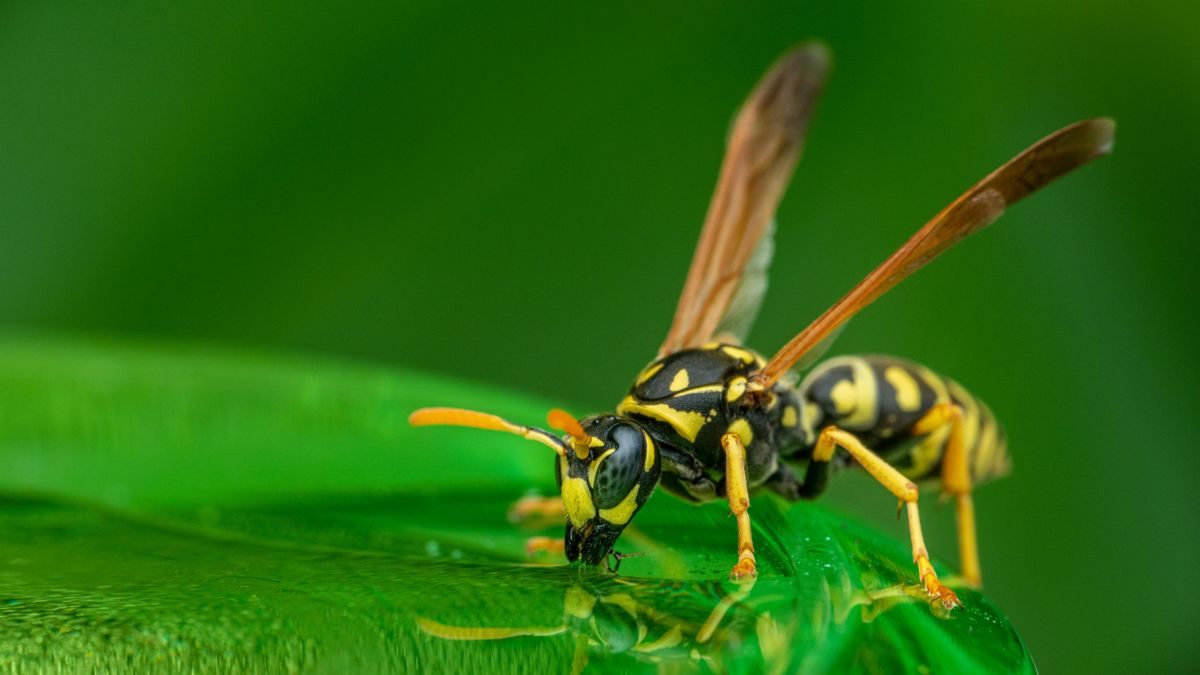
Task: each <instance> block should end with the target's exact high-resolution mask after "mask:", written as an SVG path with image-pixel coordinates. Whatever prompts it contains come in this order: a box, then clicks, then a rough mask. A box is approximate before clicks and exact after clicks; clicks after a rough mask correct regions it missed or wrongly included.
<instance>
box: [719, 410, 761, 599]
mask: <svg viewBox="0 0 1200 675" xmlns="http://www.w3.org/2000/svg"><path fill="white" fill-rule="evenodd" d="M721 447H723V448H725V494H726V496H728V497H729V509H730V510H731V511H733V515H734V516H735V517H736V518H737V529H738V560H737V563H736V564H735V565H734V566H733V571H731V572H730V573H729V578H730V579H733V580H734V581H742V580H749V579H753V578H754V577H755V576H757V575H758V567H757V565H756V563H755V561H754V541H753V539H752V538H751V536H750V513H749V511H750V489H749V487H747V485H746V448H745V447H744V446H743V445H742V439H741V437H739V436H738V435H737V434H733V433H727V434H725V435H724V436H721Z"/></svg>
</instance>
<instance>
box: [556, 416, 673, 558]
mask: <svg viewBox="0 0 1200 675" xmlns="http://www.w3.org/2000/svg"><path fill="white" fill-rule="evenodd" d="M583 427H584V430H585V431H586V433H587V436H588V439H589V443H588V447H587V448H586V452H568V453H565V454H564V455H562V456H560V457H559V459H558V463H559V481H560V487H561V490H562V498H563V508H564V510H565V511H566V515H567V534H566V551H567V557H568V558H569V559H570V560H577V559H580V558H582V559H583V560H584V561H585V562H588V563H591V564H596V563H599V562H600V561H601V560H602V559H603V558H604V556H605V555H607V554H608V552H609V551H611V550H612V544H613V542H615V541H616V539H617V537H618V536H619V535H620V533H621V530H622V529H624V527H625V526H626V525H628V524H629V521H630V520H631V519H632V518H633V515H634V514H635V513H636V512H637V510H638V509H639V508H641V506H642V504H644V503H645V502H646V499H648V498H649V497H650V493H651V492H652V491H653V490H654V487H655V485H657V484H658V478H659V473H660V466H659V458H658V452H657V448H656V447H655V445H654V440H653V439H652V438H651V437H650V434H648V433H647V432H646V430H645V429H643V428H642V427H641V426H640V425H638V424H637V423H636V422H634V421H633V420H631V419H627V418H621V417H617V416H615V415H603V416H599V417H593V418H589V419H587V420H584V422H583Z"/></svg>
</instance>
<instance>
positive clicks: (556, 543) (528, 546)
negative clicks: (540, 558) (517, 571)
mask: <svg viewBox="0 0 1200 675" xmlns="http://www.w3.org/2000/svg"><path fill="white" fill-rule="evenodd" d="M565 548H566V546H565V544H564V542H563V540H562V539H561V538H555V537H530V538H528V539H526V540H525V555H527V556H530V557H533V556H534V555H535V554H537V553H550V554H555V553H557V554H558V555H562V554H563V550H564V549H565Z"/></svg>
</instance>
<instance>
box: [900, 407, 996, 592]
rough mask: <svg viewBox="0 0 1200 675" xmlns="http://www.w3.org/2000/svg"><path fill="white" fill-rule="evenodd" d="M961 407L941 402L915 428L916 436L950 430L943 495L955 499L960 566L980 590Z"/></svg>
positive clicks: (914, 433)
mask: <svg viewBox="0 0 1200 675" xmlns="http://www.w3.org/2000/svg"><path fill="white" fill-rule="evenodd" d="M962 424H963V423H962V408H960V407H958V406H957V405H955V404H953V403H939V404H937V405H935V406H933V407H932V408H930V409H929V412H927V413H925V416H924V417H922V418H921V419H919V420H917V423H916V424H914V425H913V427H912V434H913V435H914V436H924V435H926V434H931V433H933V432H935V431H937V430H939V429H942V428H944V427H947V426H948V427H949V428H950V434H949V436H948V437H947V438H946V454H945V455H944V457H943V460H942V492H943V493H945V494H949V495H953V496H954V515H955V520H956V521H957V524H958V564H959V567H960V568H961V569H962V575H963V578H964V579H966V581H967V583H968V584H970V585H972V586H975V587H976V588H978V587H979V586H981V585H982V584H983V574H982V572H981V571H980V568H979V545H978V539H977V537H976V531H975V504H974V502H973V501H972V500H971V490H972V488H973V487H974V486H973V485H972V483H971V472H970V471H969V470H968V468H967V447H966V444H965V443H964V442H963V426H962Z"/></svg>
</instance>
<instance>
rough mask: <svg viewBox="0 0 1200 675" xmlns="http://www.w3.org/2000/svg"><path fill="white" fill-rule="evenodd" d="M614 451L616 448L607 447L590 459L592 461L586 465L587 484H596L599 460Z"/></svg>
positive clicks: (602, 459) (601, 460)
mask: <svg viewBox="0 0 1200 675" xmlns="http://www.w3.org/2000/svg"><path fill="white" fill-rule="evenodd" d="M616 451H617V450H616V448H609V449H608V450H607V451H606V452H605V453H604V454H603V455H600V456H599V457H597V458H596V459H594V460H592V463H591V464H590V465H589V466H588V485H595V484H596V472H597V471H599V470H600V462H603V461H604V460H605V458H607V457H608V456H609V455H611V454H613V453H614V452H616Z"/></svg>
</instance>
